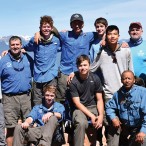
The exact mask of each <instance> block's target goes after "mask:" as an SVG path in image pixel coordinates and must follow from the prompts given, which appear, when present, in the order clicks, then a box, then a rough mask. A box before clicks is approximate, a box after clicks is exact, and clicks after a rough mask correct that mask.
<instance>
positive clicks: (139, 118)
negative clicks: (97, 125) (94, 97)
mask: <svg viewBox="0 0 146 146" xmlns="http://www.w3.org/2000/svg"><path fill="white" fill-rule="evenodd" d="M121 82H122V83H123V86H122V87H121V88H120V89H119V90H118V91H117V92H115V93H114V95H113V98H112V99H111V100H109V101H108V102H107V103H106V106H105V107H106V115H107V118H108V119H109V121H110V123H111V125H113V126H114V127H115V129H120V143H119V146H146V137H145V136H146V106H145V103H146V94H145V93H146V89H145V88H144V87H140V86H137V85H134V83H135V78H134V74H133V72H132V71H129V70H126V71H124V72H123V73H122V76H121Z"/></svg>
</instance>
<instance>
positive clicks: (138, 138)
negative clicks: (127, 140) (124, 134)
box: [135, 132, 146, 144]
mask: <svg viewBox="0 0 146 146" xmlns="http://www.w3.org/2000/svg"><path fill="white" fill-rule="evenodd" d="M145 136H146V134H145V133H144V132H139V133H138V134H137V135H136V138H135V141H137V142H138V143H141V144H143V142H144V138H145Z"/></svg>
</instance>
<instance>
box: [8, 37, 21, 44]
mask: <svg viewBox="0 0 146 146" xmlns="http://www.w3.org/2000/svg"><path fill="white" fill-rule="evenodd" d="M13 40H19V41H20V43H21V44H22V40H21V38H20V37H19V36H12V37H10V39H9V44H11V41H13Z"/></svg>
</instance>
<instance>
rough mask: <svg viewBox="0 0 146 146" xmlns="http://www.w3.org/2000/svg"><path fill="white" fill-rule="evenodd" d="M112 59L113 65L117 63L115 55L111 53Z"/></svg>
mask: <svg viewBox="0 0 146 146" xmlns="http://www.w3.org/2000/svg"><path fill="white" fill-rule="evenodd" d="M111 57H112V59H113V63H117V58H116V54H115V53H112V56H111Z"/></svg>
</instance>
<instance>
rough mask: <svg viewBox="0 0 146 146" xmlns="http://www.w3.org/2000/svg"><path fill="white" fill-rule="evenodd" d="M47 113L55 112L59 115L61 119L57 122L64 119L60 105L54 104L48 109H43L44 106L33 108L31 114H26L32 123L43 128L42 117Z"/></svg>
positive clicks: (62, 107) (62, 108)
mask: <svg viewBox="0 0 146 146" xmlns="http://www.w3.org/2000/svg"><path fill="white" fill-rule="evenodd" d="M48 112H56V113H60V114H61V119H59V121H58V122H60V121H62V120H63V118H64V112H65V108H64V106H63V105H62V104H61V103H58V102H54V104H53V106H52V107H51V108H50V109H48V108H46V107H45V105H43V104H40V105H36V106H34V107H33V109H32V110H31V112H30V113H29V114H28V116H27V118H28V117H31V118H32V119H33V122H35V123H36V124H37V126H43V125H44V122H43V121H42V117H43V115H44V114H47V113H48Z"/></svg>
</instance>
